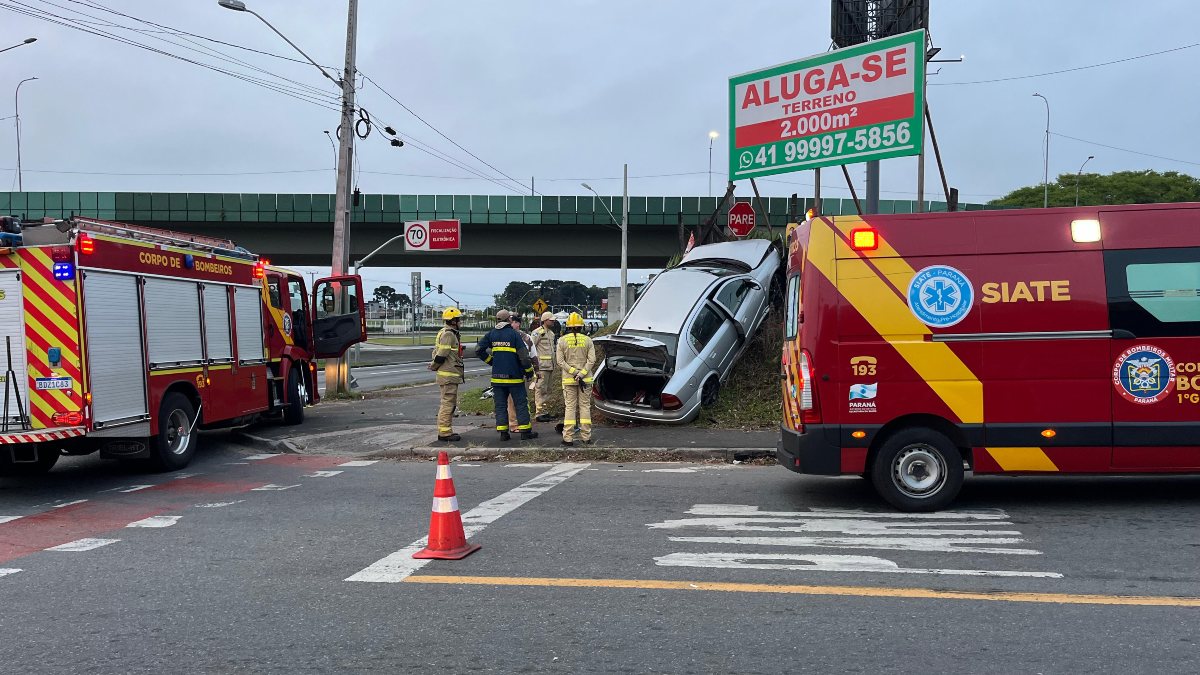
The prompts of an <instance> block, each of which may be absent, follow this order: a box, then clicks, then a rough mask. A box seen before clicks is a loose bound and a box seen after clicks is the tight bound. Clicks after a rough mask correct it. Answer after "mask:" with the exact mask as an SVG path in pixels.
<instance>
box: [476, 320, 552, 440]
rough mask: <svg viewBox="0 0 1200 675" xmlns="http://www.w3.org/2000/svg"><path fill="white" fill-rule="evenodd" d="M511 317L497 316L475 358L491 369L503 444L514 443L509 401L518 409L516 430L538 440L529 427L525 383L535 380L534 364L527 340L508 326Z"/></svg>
mask: <svg viewBox="0 0 1200 675" xmlns="http://www.w3.org/2000/svg"><path fill="white" fill-rule="evenodd" d="M511 317H512V315H511V314H510V313H509V311H508V310H507V309H502V310H500V311H499V312H496V327H495V328H493V329H492V330H490V331H488V332H487V334H486V335H484V336H483V337H482V338H481V339H480V340H479V344H477V345H475V356H477V357H479V360H481V361H483V362H484V363H487V364H489V365H491V367H492V399H493V401H494V402H495V404H496V431H499V432H500V440H502V441H507V440H511V439H512V436H511V435H510V434H509V433H508V431H509V430H508V398H509V397H510V396H511V397H512V399H513V405H514V406H516V409H517V428H516V430H517V431H519V432H521V439H522V440H527V439H530V438H537V436H538V435H537V432H535V431H533V426H532V425H531V424H530V423H529V398H528V395H527V393H526V391H525V381H526V380H528V379H530V378H532V377H533V363H532V362H531V361H530V359H529V349H528V348H527V347H526V346H525V340H524V339H522V338H521V334H520V333H518V332H517V331H516V330H514V329H513V327H512V326H511V325H510V324H509V319H510V318H511Z"/></svg>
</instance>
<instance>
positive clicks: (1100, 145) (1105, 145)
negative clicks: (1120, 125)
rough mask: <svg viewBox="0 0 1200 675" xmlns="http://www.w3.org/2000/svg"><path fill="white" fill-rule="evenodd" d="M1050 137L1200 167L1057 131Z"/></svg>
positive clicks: (1181, 160) (1190, 162)
mask: <svg viewBox="0 0 1200 675" xmlns="http://www.w3.org/2000/svg"><path fill="white" fill-rule="evenodd" d="M1050 135H1051V136H1058V137H1059V138H1068V139H1070V140H1072V141H1079V142H1080V143H1087V144H1088V145H1096V146H1099V147H1101V148H1108V149H1109V150H1119V151H1121V152H1128V153H1129V154H1131V155H1141V156H1142V157H1153V158H1154V159H1164V160H1166V161H1168V162H1179V163H1180V164H1190V165H1192V166H1200V162H1192V161H1188V160H1186V159H1176V158H1174V157H1164V156H1163V155H1153V154H1150V153H1148V152H1140V151H1138V150H1130V149H1129V148H1118V147H1117V146H1115V145H1108V144H1106V143H1097V142H1096V141H1089V140H1087V139H1085V138H1076V137H1074V136H1068V135H1066V134H1060V133H1058V132H1056V131H1051V132H1050Z"/></svg>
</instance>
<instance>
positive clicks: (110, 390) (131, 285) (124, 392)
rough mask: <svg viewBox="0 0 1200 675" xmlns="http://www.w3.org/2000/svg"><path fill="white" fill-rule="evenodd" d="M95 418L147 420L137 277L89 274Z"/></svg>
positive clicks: (99, 421) (100, 421)
mask: <svg viewBox="0 0 1200 675" xmlns="http://www.w3.org/2000/svg"><path fill="white" fill-rule="evenodd" d="M83 301H84V312H85V313H86V319H85V321H86V330H87V362H88V382H89V384H90V386H91V393H92V419H93V423H94V424H95V426H96V427H97V428H99V427H102V426H104V425H106V424H114V423H120V422H133V421H140V420H143V419H145V418H146V416H147V414H148V411H147V410H146V364H145V360H144V359H143V357H142V327H141V321H140V319H139V317H140V312H139V310H138V287H137V277H134V276H132V275H128V274H111V273H108V272H88V273H87V275H86V276H85V277H84V283H83Z"/></svg>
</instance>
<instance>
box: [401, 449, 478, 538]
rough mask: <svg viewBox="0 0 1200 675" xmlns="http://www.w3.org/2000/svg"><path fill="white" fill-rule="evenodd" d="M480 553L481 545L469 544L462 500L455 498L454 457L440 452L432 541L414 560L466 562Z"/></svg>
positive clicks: (430, 524) (432, 519) (434, 498)
mask: <svg viewBox="0 0 1200 675" xmlns="http://www.w3.org/2000/svg"><path fill="white" fill-rule="evenodd" d="M478 550H479V544H468V543H467V535H466V533H465V532H463V524H462V516H460V515H459V513H458V497H456V496H454V479H453V478H451V477H450V456H449V455H447V454H446V453H445V452H439V453H438V468H437V481H436V482H434V484H433V514H432V515H431V516H430V518H429V541H428V543H427V544H426V545H425V548H424V549H423V550H421V551H417V552H416V553H414V554H413V557H414V558H435V559H437V560H462V559H463V558H465V557H467V556H469V555H471V554H472V553H474V552H475V551H478Z"/></svg>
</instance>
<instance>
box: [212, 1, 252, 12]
mask: <svg viewBox="0 0 1200 675" xmlns="http://www.w3.org/2000/svg"><path fill="white" fill-rule="evenodd" d="M217 4H218V5H220V6H222V7H224V8H225V9H232V10H233V11H235V12H244V11H246V3H244V2H242V0H217Z"/></svg>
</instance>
